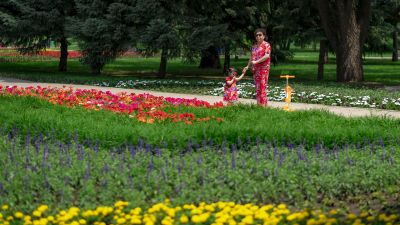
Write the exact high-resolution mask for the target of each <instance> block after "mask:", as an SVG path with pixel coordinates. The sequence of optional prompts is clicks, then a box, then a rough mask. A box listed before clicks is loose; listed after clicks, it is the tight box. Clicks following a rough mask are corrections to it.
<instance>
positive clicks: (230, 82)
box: [226, 78, 236, 86]
mask: <svg viewBox="0 0 400 225" xmlns="http://www.w3.org/2000/svg"><path fill="white" fill-rule="evenodd" d="M235 79H236V78H235ZM233 81H235V80H234V79H232V80H228V81H226V83H227V84H228V86H231V85H232V84H233Z"/></svg>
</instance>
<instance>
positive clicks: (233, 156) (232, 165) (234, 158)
mask: <svg viewBox="0 0 400 225" xmlns="http://www.w3.org/2000/svg"><path fill="white" fill-rule="evenodd" d="M236 152H237V147H236V145H235V144H233V145H232V162H231V167H232V169H233V170H234V169H236Z"/></svg>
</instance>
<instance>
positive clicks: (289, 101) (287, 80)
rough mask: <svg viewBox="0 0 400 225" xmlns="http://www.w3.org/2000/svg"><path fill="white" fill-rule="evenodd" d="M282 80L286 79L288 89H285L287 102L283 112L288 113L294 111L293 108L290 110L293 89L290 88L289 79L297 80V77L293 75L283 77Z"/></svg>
mask: <svg viewBox="0 0 400 225" xmlns="http://www.w3.org/2000/svg"><path fill="white" fill-rule="evenodd" d="M280 77H281V78H286V87H285V92H286V98H285V102H286V105H285V106H283V110H286V111H294V110H293V109H292V108H290V103H291V102H292V90H293V89H292V87H290V86H289V79H290V78H295V76H292V75H281V76H280Z"/></svg>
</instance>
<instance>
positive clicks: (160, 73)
mask: <svg viewBox="0 0 400 225" xmlns="http://www.w3.org/2000/svg"><path fill="white" fill-rule="evenodd" d="M167 60H168V50H166V49H163V50H162V51H161V61H160V68H159V69H158V78H165V76H166V74H167Z"/></svg>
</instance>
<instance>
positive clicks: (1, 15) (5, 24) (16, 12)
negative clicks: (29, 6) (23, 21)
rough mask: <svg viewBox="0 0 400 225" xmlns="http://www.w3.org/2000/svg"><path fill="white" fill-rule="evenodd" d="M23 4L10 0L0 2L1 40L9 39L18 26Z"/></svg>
mask: <svg viewBox="0 0 400 225" xmlns="http://www.w3.org/2000/svg"><path fill="white" fill-rule="evenodd" d="M21 13H22V12H21V6H19V5H18V4H17V3H16V2H14V1H10V0H3V1H1V2H0V40H1V39H7V37H8V36H9V34H10V33H12V32H13V30H15V29H16V28H17V17H18V16H20V15H21Z"/></svg>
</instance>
